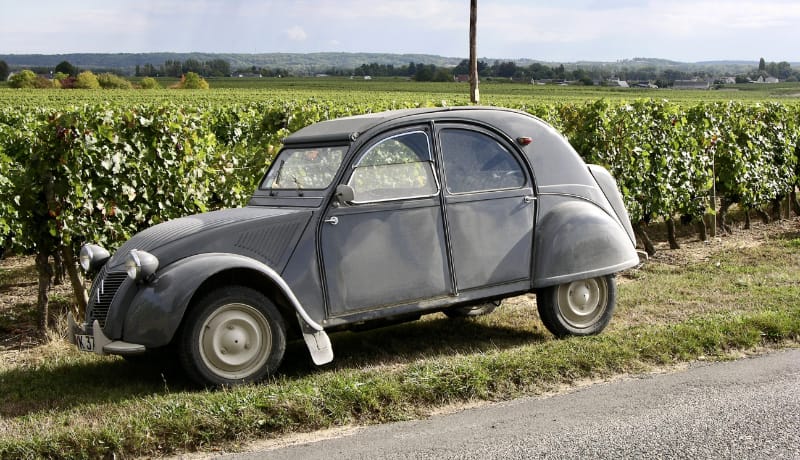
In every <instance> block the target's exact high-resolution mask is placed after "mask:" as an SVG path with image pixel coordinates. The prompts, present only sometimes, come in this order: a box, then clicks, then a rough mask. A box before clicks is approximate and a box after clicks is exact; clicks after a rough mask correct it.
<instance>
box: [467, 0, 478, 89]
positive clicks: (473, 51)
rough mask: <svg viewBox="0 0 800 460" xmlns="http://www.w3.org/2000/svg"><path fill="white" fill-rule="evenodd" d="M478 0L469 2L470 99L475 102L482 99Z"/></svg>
mask: <svg viewBox="0 0 800 460" xmlns="http://www.w3.org/2000/svg"><path fill="white" fill-rule="evenodd" d="M477 22H478V0H470V3H469V99H470V101H472V103H473V104H478V103H479V102H480V100H481V96H480V93H479V92H478V51H477V48H476V44H475V43H476V36H477Z"/></svg>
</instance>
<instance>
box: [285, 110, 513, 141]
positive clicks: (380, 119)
mask: <svg viewBox="0 0 800 460" xmlns="http://www.w3.org/2000/svg"><path fill="white" fill-rule="evenodd" d="M487 111H488V112H493V113H496V112H500V111H502V112H516V113H520V114H523V112H519V111H516V110H510V109H503V108H498V107H483V106H463V107H433V108H419V109H401V110H389V111H386V112H377V113H369V114H365V115H356V116H351V117H343V118H336V119H333V120H326V121H321V122H319V123H314V124H312V125H309V126H306V127H305V128H302V129H300V130H298V131H296V132H295V133H293V134H291V135H290V136H289V137H287V138H286V139H284V141H283V143H284V145H287V144H307V143H320V142H337V141H343V142H352V141H354V140H356V139H357V138H358V137H359V136H360V135H361V134H364V133H365V132H367V131H369V130H371V129H373V128H375V127H377V126H380V125H384V124H387V123H391V122H395V121H398V120H401V119H403V118H412V117H413V118H415V119H417V120H416V121H419V119H420V118H425V116H426V115H429V116H431V117H435V115H436V114H441V113H447V114H449V115H455V114H458V115H460V116H465V118H473V119H481V118H483V117H481V116H480V115H479V114H480V113H481V112H487ZM525 115H527V114H525Z"/></svg>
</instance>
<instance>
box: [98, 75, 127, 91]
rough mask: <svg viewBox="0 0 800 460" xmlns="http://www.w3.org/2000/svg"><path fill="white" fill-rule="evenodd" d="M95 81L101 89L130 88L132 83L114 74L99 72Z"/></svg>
mask: <svg viewBox="0 0 800 460" xmlns="http://www.w3.org/2000/svg"><path fill="white" fill-rule="evenodd" d="M97 82H98V83H99V84H100V87H101V88H103V89H131V88H133V85H132V84H131V82H129V81H128V80H126V79H124V78H122V77H120V76H118V75H114V74H113V73H101V74H100V75H98V76H97Z"/></svg>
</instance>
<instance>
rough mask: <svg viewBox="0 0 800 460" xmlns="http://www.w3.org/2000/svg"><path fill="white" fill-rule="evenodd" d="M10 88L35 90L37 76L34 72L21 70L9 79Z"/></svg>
mask: <svg viewBox="0 0 800 460" xmlns="http://www.w3.org/2000/svg"><path fill="white" fill-rule="evenodd" d="M8 86H10V87H12V88H34V87H35V86H36V74H35V73H33V71H32V70H28V69H25V70H21V71H19V72H17V73H15V74H14V75H12V76H11V78H9V79H8Z"/></svg>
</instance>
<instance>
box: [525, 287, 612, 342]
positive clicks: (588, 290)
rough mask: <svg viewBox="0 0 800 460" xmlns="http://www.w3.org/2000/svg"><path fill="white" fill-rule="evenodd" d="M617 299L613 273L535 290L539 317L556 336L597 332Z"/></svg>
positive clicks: (607, 320)
mask: <svg viewBox="0 0 800 460" xmlns="http://www.w3.org/2000/svg"><path fill="white" fill-rule="evenodd" d="M616 300H617V285H616V281H615V280H614V275H606V276H600V277H597V278H590V279H586V280H578V281H573V282H570V283H564V284H559V285H557V286H549V287H546V288H543V289H541V290H539V291H538V292H537V293H536V303H537V306H538V308H539V316H540V317H541V318H542V322H543V323H544V325H545V327H546V328H547V330H549V331H550V332H552V333H553V335H555V336H556V337H566V336H569V335H593V334H599V333H600V332H601V331H602V330H603V329H605V327H606V326H607V325H608V322H609V321H611V316H612V315H613V314H614V307H615V306H616V305H615V304H616Z"/></svg>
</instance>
